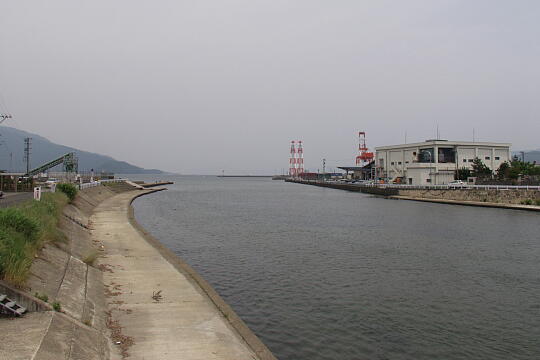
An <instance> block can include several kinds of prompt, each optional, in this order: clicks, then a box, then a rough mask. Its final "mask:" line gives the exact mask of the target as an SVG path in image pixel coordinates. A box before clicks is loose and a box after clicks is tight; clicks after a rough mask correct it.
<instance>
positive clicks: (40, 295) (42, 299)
mask: <svg viewBox="0 0 540 360" xmlns="http://www.w3.org/2000/svg"><path fill="white" fill-rule="evenodd" d="M34 296H35V297H37V298H38V299H39V300H41V301H43V302H49V297H48V296H47V294H40V293H38V292H36V293H35V294H34Z"/></svg>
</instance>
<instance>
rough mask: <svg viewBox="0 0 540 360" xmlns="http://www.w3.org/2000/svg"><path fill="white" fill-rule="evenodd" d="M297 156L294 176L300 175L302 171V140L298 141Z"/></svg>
mask: <svg viewBox="0 0 540 360" xmlns="http://www.w3.org/2000/svg"><path fill="white" fill-rule="evenodd" d="M297 152H298V156H297V157H296V176H300V175H302V174H303V173H304V148H303V147H302V140H299V141H298V151H297Z"/></svg>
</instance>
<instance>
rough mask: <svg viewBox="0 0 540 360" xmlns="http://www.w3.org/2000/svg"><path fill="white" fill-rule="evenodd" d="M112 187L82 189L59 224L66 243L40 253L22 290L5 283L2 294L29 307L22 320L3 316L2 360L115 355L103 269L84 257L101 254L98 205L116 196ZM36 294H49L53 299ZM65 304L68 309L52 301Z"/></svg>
mask: <svg viewBox="0 0 540 360" xmlns="http://www.w3.org/2000/svg"><path fill="white" fill-rule="evenodd" d="M114 194H115V193H114V192H112V191H111V190H110V189H108V188H107V187H103V186H100V187H95V188H91V189H87V190H84V191H81V192H79V194H78V195H77V198H76V200H75V201H74V203H73V204H69V205H67V206H66V207H65V208H64V212H63V215H64V216H63V217H62V218H61V219H60V223H59V228H60V229H61V230H62V232H63V233H64V234H65V235H66V239H65V241H63V242H58V243H48V244H46V246H45V247H44V248H43V249H41V250H40V251H39V253H38V254H37V258H35V259H34V261H33V263H32V267H31V269H30V277H29V279H28V280H27V283H26V286H25V287H24V288H22V289H14V288H12V287H10V286H9V285H8V284H5V283H0V290H2V291H0V292H6V293H8V294H9V295H10V297H11V298H13V299H16V301H18V302H19V303H21V304H23V305H24V306H25V307H27V308H28V309H29V310H30V312H29V313H27V314H25V315H24V316H23V317H21V318H17V319H7V318H3V319H0V332H1V333H2V335H1V340H0V360H19V359H21V360H28V359H32V360H59V359H65V360H102V359H108V358H109V339H108V335H107V333H108V330H107V327H106V317H105V310H106V304H105V298H104V295H103V275H102V272H101V271H100V270H99V269H97V268H95V267H93V266H90V265H89V264H87V263H85V262H84V261H83V260H84V259H85V258H86V257H87V256H89V255H90V254H92V253H96V252H99V249H98V247H97V244H95V243H93V242H92V240H91V236H90V230H89V228H90V226H89V217H90V216H91V214H92V211H93V209H94V207H95V205H96V204H97V203H99V202H101V201H102V200H104V199H106V198H109V197H111V196H114ZM34 295H38V296H40V297H42V298H44V297H45V296H46V297H47V298H48V299H47V301H48V303H45V302H43V301H40V300H39V299H37V298H36V297H35V296H34ZM54 302H57V303H59V304H60V306H61V309H62V312H56V311H54V310H53V308H52V306H51V305H50V304H52V303H54Z"/></svg>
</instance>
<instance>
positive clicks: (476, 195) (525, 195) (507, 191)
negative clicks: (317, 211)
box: [285, 178, 540, 211]
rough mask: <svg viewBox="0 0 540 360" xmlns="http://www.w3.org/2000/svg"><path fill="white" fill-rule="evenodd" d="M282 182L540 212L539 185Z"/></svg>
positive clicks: (426, 200)
mask: <svg viewBox="0 0 540 360" xmlns="http://www.w3.org/2000/svg"><path fill="white" fill-rule="evenodd" d="M285 181H286V182H291V183H297V184H304V185H312V186H318V187H325V188H332V189H339V190H346V191H351V192H362V193H365V194H371V195H379V196H384V197H387V198H391V199H397V200H415V201H425V202H433V203H441V204H452V205H468V206H479V207H495V208H506V209H514V210H528V211H540V206H538V205H535V204H537V203H538V202H540V186H496V185H493V186H480V185H463V186H452V185H437V186H435V185H432V186H429V185H428V186H410V185H397V184H349V183H342V182H339V181H313V180H302V179H291V178H289V179H286V180H285Z"/></svg>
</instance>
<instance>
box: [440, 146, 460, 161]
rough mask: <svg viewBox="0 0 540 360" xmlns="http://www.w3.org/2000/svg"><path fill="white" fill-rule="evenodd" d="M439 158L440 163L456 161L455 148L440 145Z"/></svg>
mask: <svg viewBox="0 0 540 360" xmlns="http://www.w3.org/2000/svg"><path fill="white" fill-rule="evenodd" d="M437 155H438V158H437V160H438V161H439V162H440V163H454V162H456V151H455V150H454V148H443V147H440V148H439V150H438V152H437Z"/></svg>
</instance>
